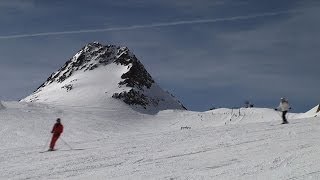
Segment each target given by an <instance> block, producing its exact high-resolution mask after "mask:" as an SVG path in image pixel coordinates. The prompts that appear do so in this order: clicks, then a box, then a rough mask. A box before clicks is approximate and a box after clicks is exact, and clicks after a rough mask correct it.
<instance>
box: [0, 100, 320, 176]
mask: <svg viewBox="0 0 320 180" xmlns="http://www.w3.org/2000/svg"><path fill="white" fill-rule="evenodd" d="M4 105H5V106H8V108H7V109H5V110H1V111H0V115H1V116H0V122H1V124H3V127H2V128H1V129H0V135H1V137H2V139H1V140H0V143H1V144H2V146H1V147H0V162H1V164H0V179H14V180H15V179H77V180H78V179H80V180H81V179H83V180H84V179H294V180H295V179H319V178H320V166H319V162H320V161H319V160H320V150H319V149H320V141H319V136H320V131H319V125H320V121H319V118H309V119H295V120H294V119H291V120H290V124H286V125H281V124H280V123H281V121H280V120H276V119H277V117H276V116H272V115H270V114H271V113H274V112H272V111H268V110H266V111H265V112H266V113H267V115H266V116H267V117H266V119H267V120H266V121H262V120H255V119H254V118H257V117H260V118H262V119H264V117H261V113H260V112H259V113H257V112H256V111H259V110H255V109H253V110H243V111H244V114H243V116H238V117H235V115H233V114H230V112H231V111H230V110H228V111H227V110H226V111H222V110H221V112H219V111H220V110H217V111H208V112H203V113H199V112H189V111H164V112H161V113H159V114H157V115H144V114H138V113H137V114H132V112H131V111H125V110H124V111H121V112H104V111H102V110H95V111H93V110H86V109H81V108H59V107H53V106H49V105H48V106H45V105H40V104H32V103H31V104H30V103H14V102H10V103H9V102H8V103H4ZM255 114H257V115H255ZM56 117H61V118H62V123H63V124H64V125H65V133H64V134H63V136H62V138H63V139H64V140H65V141H67V142H68V143H69V144H70V145H71V146H72V147H73V148H75V149H77V148H81V149H84V150H81V151H80V150H79V151H77V150H69V149H68V146H66V145H65V144H64V143H63V142H62V141H61V140H58V143H57V148H58V151H54V152H48V153H39V152H40V151H43V150H44V149H45V148H46V146H47V145H45V143H46V142H47V139H48V137H50V133H48V132H49V131H50V130H51V127H52V125H53V123H54V120H55V118H56ZM230 117H231V118H230ZM230 119H231V121H230ZM278 119H279V118H278ZM185 126H186V127H191V129H183V130H181V128H180V127H185Z"/></svg>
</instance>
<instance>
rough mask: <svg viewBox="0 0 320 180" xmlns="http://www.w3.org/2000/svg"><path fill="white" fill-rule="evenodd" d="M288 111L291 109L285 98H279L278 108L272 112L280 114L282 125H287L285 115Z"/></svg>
mask: <svg viewBox="0 0 320 180" xmlns="http://www.w3.org/2000/svg"><path fill="white" fill-rule="evenodd" d="M289 109H291V107H290V105H289V102H288V100H287V99H286V98H281V100H280V104H279V106H278V107H277V108H275V109H274V110H276V111H281V112H282V121H283V122H282V124H288V120H287V118H286V114H287V112H288V111H289Z"/></svg>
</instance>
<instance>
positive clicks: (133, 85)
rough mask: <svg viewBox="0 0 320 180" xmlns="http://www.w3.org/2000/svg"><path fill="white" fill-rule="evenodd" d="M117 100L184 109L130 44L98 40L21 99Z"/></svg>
mask: <svg viewBox="0 0 320 180" xmlns="http://www.w3.org/2000/svg"><path fill="white" fill-rule="evenodd" d="M116 99H118V100H122V101H123V102H124V103H126V104H128V105H131V106H132V107H134V108H136V109H139V108H141V107H142V108H143V109H146V110H148V111H159V110H164V109H184V107H183V106H182V105H181V103H179V102H178V101H177V100H175V99H174V98H173V97H172V96H171V95H170V94H168V93H166V92H164V91H163V90H162V89H161V88H160V87H159V86H158V85H157V84H156V83H155V81H154V80H153V79H152V77H151V75H150V74H149V73H148V72H147V70H146V69H145V68H144V66H143V64H142V63H141V62H140V61H139V60H138V59H137V58H136V56H135V55H134V54H133V53H132V52H131V51H130V50H129V49H128V48H127V47H120V46H116V45H107V46H104V45H102V44H100V43H98V42H93V43H89V44H87V45H86V46H84V47H83V48H81V49H80V50H79V51H78V52H77V53H76V54H75V55H74V56H73V57H72V58H71V59H70V60H68V61H67V62H66V63H65V64H64V65H63V66H62V67H61V68H60V69H59V70H58V71H57V72H55V73H53V74H52V75H51V76H50V77H49V78H48V79H47V80H46V81H45V82H44V83H43V84H42V85H41V86H40V87H39V88H38V89H37V90H36V91H35V92H34V93H33V94H32V95H30V96H28V97H26V98H25V99H23V100H22V101H27V102H43V103H55V104H67V105H81V106H97V105H98V106H103V107H106V106H107V107H109V108H113V105H114V104H115V102H114V101H115V100H116Z"/></svg>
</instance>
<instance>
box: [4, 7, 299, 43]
mask: <svg viewBox="0 0 320 180" xmlns="http://www.w3.org/2000/svg"><path fill="white" fill-rule="evenodd" d="M300 12H302V11H298V10H289V11H278V12H269V13H260V14H253V15H247V16H235V17H228V18H215V19H200V20H186V21H175V22H164V23H154V24H147V25H133V26H126V27H112V28H102V29H85V30H74V31H57V32H42V33H33V34H17V35H7V36H0V39H19V38H29V37H41V36H57V35H68V34H83V33H97V32H108V31H127V30H136V29H147V28H156V27H169V26H179V25H188V24H206V23H215V22H224V21H239V20H247V19H254V18H259V17H271V16H277V15H282V14H293V13H300Z"/></svg>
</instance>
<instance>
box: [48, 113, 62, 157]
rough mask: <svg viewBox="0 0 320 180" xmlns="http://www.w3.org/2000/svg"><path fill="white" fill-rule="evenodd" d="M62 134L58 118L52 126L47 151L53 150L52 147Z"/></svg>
mask: <svg viewBox="0 0 320 180" xmlns="http://www.w3.org/2000/svg"><path fill="white" fill-rule="evenodd" d="M62 132H63V125H62V124H61V120H60V118H58V119H57V122H56V123H55V124H54V126H53V128H52V131H51V133H52V139H51V143H50V148H49V151H53V150H54V145H55V144H56V142H57V140H58V139H59V137H60V135H61V133H62Z"/></svg>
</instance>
